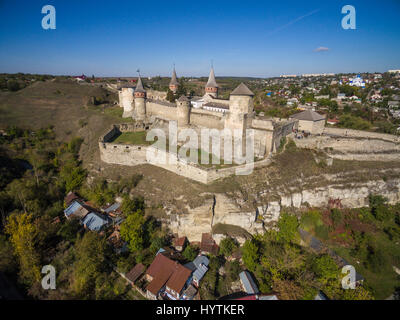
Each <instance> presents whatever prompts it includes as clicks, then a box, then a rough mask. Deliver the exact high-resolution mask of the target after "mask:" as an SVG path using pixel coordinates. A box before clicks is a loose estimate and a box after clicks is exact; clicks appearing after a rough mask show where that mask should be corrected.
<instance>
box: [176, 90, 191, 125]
mask: <svg viewBox="0 0 400 320" xmlns="http://www.w3.org/2000/svg"><path fill="white" fill-rule="evenodd" d="M176 106H177V112H178V127H185V126H187V125H189V123H190V101H189V99H188V98H187V97H185V96H181V97H180V98H179V99H178V100H177V101H176Z"/></svg>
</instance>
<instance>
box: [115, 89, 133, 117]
mask: <svg viewBox="0 0 400 320" xmlns="http://www.w3.org/2000/svg"><path fill="white" fill-rule="evenodd" d="M118 96H119V104H120V106H121V107H122V108H124V113H123V114H122V117H123V118H129V117H132V116H133V110H134V102H133V89H132V88H121V90H120V91H118Z"/></svg>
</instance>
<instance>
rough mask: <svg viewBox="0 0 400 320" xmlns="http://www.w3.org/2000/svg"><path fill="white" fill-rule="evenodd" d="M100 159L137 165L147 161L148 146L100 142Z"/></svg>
mask: <svg viewBox="0 0 400 320" xmlns="http://www.w3.org/2000/svg"><path fill="white" fill-rule="evenodd" d="M99 148H100V159H101V160H102V161H104V162H106V163H112V164H119V165H125V166H137V165H140V164H145V163H147V161H146V147H142V146H133V145H126V144H117V143H102V142H99Z"/></svg>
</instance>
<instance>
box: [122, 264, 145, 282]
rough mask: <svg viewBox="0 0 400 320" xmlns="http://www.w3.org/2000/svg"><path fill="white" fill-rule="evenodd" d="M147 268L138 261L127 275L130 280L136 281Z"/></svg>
mask: <svg viewBox="0 0 400 320" xmlns="http://www.w3.org/2000/svg"><path fill="white" fill-rule="evenodd" d="M145 269H146V267H145V266H144V265H143V264H141V263H138V264H137V265H136V266H135V267H134V268H133V269H132V270H131V271H129V272H128V273H127V274H126V277H127V278H128V279H129V280H130V281H132V282H135V281H136V280H137V279H138V278H139V277H140V276H141V275H142V273H143V272H144V270H145Z"/></svg>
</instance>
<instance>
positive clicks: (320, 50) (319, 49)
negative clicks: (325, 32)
mask: <svg viewBox="0 0 400 320" xmlns="http://www.w3.org/2000/svg"><path fill="white" fill-rule="evenodd" d="M329 50H330V49H329V48H327V47H318V48H316V49H314V52H322V51H329Z"/></svg>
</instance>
